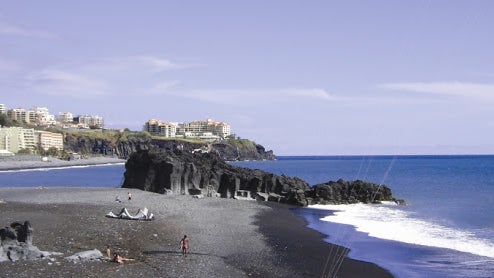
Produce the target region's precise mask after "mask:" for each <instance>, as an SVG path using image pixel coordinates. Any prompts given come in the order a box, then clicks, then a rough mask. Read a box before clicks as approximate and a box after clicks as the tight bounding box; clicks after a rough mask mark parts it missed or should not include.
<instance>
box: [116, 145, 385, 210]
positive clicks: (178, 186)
mask: <svg viewBox="0 0 494 278" xmlns="http://www.w3.org/2000/svg"><path fill="white" fill-rule="evenodd" d="M125 169H126V171H125V174H124V177H125V180H124V183H123V185H122V187H124V188H138V189H141V190H145V191H151V192H156V193H162V194H165V193H176V194H191V195H199V194H202V195H206V196H216V195H217V196H220V197H224V198H257V199H261V200H266V201H275V202H281V203H288V204H294V205H300V206H306V205H310V204H316V203H321V204H328V203H331V204H341V203H356V202H364V203H373V202H378V201H384V200H394V199H393V197H392V195H391V190H390V189H389V188H388V187H386V186H384V185H377V184H372V183H367V182H363V181H353V182H347V181H343V180H338V181H337V182H328V183H325V184H319V185H315V186H313V187H310V186H309V185H308V184H307V183H306V182H305V181H303V180H301V179H300V178H297V177H288V176H285V175H281V176H279V175H275V174H272V173H268V172H265V171H261V170H253V169H248V168H241V167H235V166H232V165H230V164H228V163H226V162H225V161H224V160H223V159H221V158H220V157H219V156H218V155H217V154H216V153H201V152H195V153H194V152H190V151H185V150H177V149H176V150H167V151H164V150H160V151H152V150H139V151H137V152H135V153H133V154H132V155H131V156H130V158H129V159H128V160H127V163H126V165H125Z"/></svg>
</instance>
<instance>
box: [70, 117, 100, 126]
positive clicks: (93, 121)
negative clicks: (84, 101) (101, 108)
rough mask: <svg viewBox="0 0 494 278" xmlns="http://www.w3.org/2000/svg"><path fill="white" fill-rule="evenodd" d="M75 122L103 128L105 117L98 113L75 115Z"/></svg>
mask: <svg viewBox="0 0 494 278" xmlns="http://www.w3.org/2000/svg"><path fill="white" fill-rule="evenodd" d="M74 122H77V123H79V124H84V125H87V126H89V127H91V126H94V127H97V128H102V127H103V125H104V124H103V117H100V116H98V115H94V116H93V115H84V116H83V115H79V116H77V117H74Z"/></svg>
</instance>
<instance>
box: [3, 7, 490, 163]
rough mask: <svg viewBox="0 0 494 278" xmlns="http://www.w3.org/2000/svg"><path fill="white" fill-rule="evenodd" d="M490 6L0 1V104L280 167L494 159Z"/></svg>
mask: <svg viewBox="0 0 494 278" xmlns="http://www.w3.org/2000/svg"><path fill="white" fill-rule="evenodd" d="M492 15H494V1H481V0H475V1H470V0H465V1H455V0H451V1H446V0H445V1H440V0H438V1H422V0H414V1H379V0H376V1H363V0H362V1H352V0H349V1H332V0H325V1H318V0H312V1H294V0H251V1H231V0H228V1H227V0H225V1H219V0H218V1H216V0H209V1H189V0H182V1H166V0H163V1H151V0H148V1H116V0H114V1H112V0H108V1H93V0H88V1H52V0H46V1H35V0H33V1H23V0H19V1H7V0H0V103H3V104H4V105H6V106H7V107H9V108H18V107H23V108H26V109H28V108H31V107H33V106H42V107H47V108H48V109H49V111H50V113H51V114H54V115H58V113H60V112H71V113H73V114H76V115H78V114H91V115H99V116H102V117H103V118H104V121H105V127H107V128H129V129H131V130H142V127H143V125H144V123H145V122H146V121H147V120H149V119H157V120H161V121H165V122H189V121H194V120H206V119H213V120H216V121H220V122H226V123H228V124H230V126H231V128H232V132H233V133H234V134H235V135H236V136H238V137H240V138H246V139H250V140H253V141H255V142H256V143H258V144H261V145H263V146H264V147H265V148H266V149H267V150H273V152H274V153H275V154H276V155H381V154H385V155H408V154H411V155H413V154H494V35H493V30H494V17H493V16H492Z"/></svg>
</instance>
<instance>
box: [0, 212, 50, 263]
mask: <svg viewBox="0 0 494 278" xmlns="http://www.w3.org/2000/svg"><path fill="white" fill-rule="evenodd" d="M31 233H32V228H31V224H29V221H25V222H24V223H19V222H13V223H12V224H11V225H10V227H5V228H2V229H0V239H1V240H0V262H2V261H17V260H34V259H39V258H43V257H47V256H49V255H50V253H49V252H42V251H40V250H39V249H38V248H37V247H36V246H34V245H32V244H31V243H32V236H31Z"/></svg>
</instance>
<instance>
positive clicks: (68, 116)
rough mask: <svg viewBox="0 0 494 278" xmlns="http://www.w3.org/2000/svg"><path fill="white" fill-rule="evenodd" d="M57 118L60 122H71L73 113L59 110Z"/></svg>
mask: <svg viewBox="0 0 494 278" xmlns="http://www.w3.org/2000/svg"><path fill="white" fill-rule="evenodd" d="M57 119H58V121H59V122H61V123H71V122H73V121H74V115H73V114H72V113H70V112H60V113H58V117H57Z"/></svg>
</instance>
